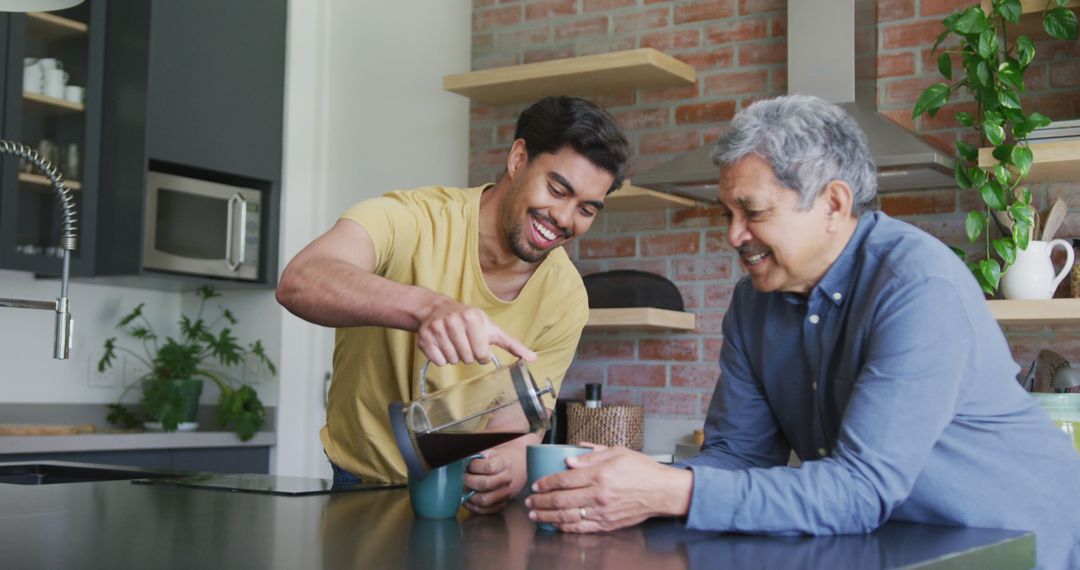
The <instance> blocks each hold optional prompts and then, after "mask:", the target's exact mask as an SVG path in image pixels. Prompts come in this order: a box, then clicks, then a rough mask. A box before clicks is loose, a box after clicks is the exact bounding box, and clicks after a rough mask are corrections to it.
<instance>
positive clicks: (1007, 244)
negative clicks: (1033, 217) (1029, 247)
mask: <svg viewBox="0 0 1080 570" xmlns="http://www.w3.org/2000/svg"><path fill="white" fill-rule="evenodd" d="M992 243H993V246H994V251H995V252H997V254H998V257H1000V258H1001V260H1002V261H1004V262H1005V267H1008V266H1010V265H1012V264H1013V263H1016V244H1014V243H1013V240H1012V237H1002V238H998V239H996V240H994V241H993V242H992Z"/></svg>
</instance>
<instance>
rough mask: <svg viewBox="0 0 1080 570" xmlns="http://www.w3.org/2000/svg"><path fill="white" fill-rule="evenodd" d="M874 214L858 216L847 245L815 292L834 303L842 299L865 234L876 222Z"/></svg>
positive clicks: (868, 213)
mask: <svg viewBox="0 0 1080 570" xmlns="http://www.w3.org/2000/svg"><path fill="white" fill-rule="evenodd" d="M874 214H875V213H874V212H864V213H863V214H862V215H861V216H859V224H858V225H857V226H856V227H855V233H853V234H852V235H851V239H850V240H848V242H847V245H845V246H844V249H843V251H841V252H840V256H839V257H837V258H836V261H833V263H832V265H830V266H829V269H828V270H827V271H825V275H824V276H822V278H821V281H818V284H817V285H816V286H815V287H814V292H815V293H816V294H819V295H822V296H823V297H824V298H826V299H828V300H830V301H832V302H833V304H834V305H839V304H840V303H842V302H843V301H844V297H845V296H846V295H847V292H848V289H849V286H850V285H851V281H852V280H853V279H854V277H855V271H856V269H857V268H856V264H857V262H858V251H859V250H860V249H861V248H862V244H863V242H865V241H866V236H867V235H869V234H870V230H872V229H873V228H874V225H875V224H876V222H877V218H876V217H875V216H874Z"/></svg>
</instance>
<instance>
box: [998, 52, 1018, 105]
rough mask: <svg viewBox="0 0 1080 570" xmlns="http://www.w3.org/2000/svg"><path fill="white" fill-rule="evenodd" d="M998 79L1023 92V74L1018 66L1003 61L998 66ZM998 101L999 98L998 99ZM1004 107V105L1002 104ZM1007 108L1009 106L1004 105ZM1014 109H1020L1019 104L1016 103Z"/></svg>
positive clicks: (1011, 62) (1012, 62) (1014, 63)
mask: <svg viewBox="0 0 1080 570" xmlns="http://www.w3.org/2000/svg"><path fill="white" fill-rule="evenodd" d="M998 77H1000V78H1001V80H1002V81H1004V82H1005V83H1008V84H1009V85H1012V86H1013V87H1015V88H1017V89H1019V90H1021V91H1023V90H1024V74H1023V72H1022V71H1021V70H1020V66H1019V65H1017V63H1016V62H1014V61H1003V62H1001V65H999V66H998ZM999 100H1000V97H999ZM1002 104H1003V105H1004V103H1002ZM1005 106H1006V107H1009V105H1005ZM1013 108H1014V109H1019V108H1020V103H1017V104H1016V106H1015V107H1013Z"/></svg>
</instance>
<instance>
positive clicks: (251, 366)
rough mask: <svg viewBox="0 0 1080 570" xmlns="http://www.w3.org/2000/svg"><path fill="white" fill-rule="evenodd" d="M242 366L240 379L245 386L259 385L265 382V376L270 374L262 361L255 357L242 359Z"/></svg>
mask: <svg viewBox="0 0 1080 570" xmlns="http://www.w3.org/2000/svg"><path fill="white" fill-rule="evenodd" d="M240 366H241V371H240V379H241V380H242V381H243V382H244V383H245V384H259V383H260V382H263V381H265V380H266V378H265V375H266V374H269V373H270V371H269V370H267V369H266V366H265V365H264V364H263V363H262V361H261V360H259V359H258V358H255V357H248V358H242V359H241V360H240Z"/></svg>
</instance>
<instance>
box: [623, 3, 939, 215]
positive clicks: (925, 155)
mask: <svg viewBox="0 0 1080 570" xmlns="http://www.w3.org/2000/svg"><path fill="white" fill-rule="evenodd" d="M876 12H877V6H876V1H875V0H798V1H793V2H788V92H789V93H806V94H810V95H816V96H818V97H821V98H823V99H825V100H827V101H831V102H833V103H836V104H838V105H840V106H841V107H843V108H844V110H845V111H847V112H848V114H850V115H851V116H852V117H854V118H855V120H856V121H857V122H858V123H859V126H860V127H862V129H863V131H865V132H866V136H867V139H868V140H869V142H870V153H871V154H872V155H873V157H874V161H875V162H876V163H877V166H878V191H879V192H889V191H896V190H915V189H923V188H944V187H950V186H952V185H953V184H954V182H953V164H954V162H953V159H952V157H950V156H949V155H947V154H946V153H944V152H942V151H941V150H939V149H937V148H935V147H934V146H932V145H930V144H929V143H927V142H925V141H923V140H922V139H920V138H919V137H918V136H917V135H915V134H913V133H911V132H909V131H908V130H906V129H904V128H902V127H899V126H897V125H896V124H894V123H892V122H891V121H889V120H888V119H886V118H884V117H882V116H881V114H880V113H878V112H877V106H876V104H875V98H876V93H877V71H876V70H877V13H876ZM711 154H712V145H708V146H706V147H703V148H699V149H697V150H694V151H691V152H688V153H686V154H684V155H682V156H679V157H677V158H674V159H672V160H669V161H668V162H665V163H663V164H660V165H658V166H656V167H654V168H652V169H650V170H648V171H645V172H642V173H640V174H637V175H635V176H634V177H633V183H634V185H635V186H642V187H645V188H651V189H654V190H659V191H661V192H668V193H671V194H678V195H681V196H688V197H691V198H695V199H697V200H704V201H707V202H715V201H716V191H717V187H716V183H717V178H718V177H719V172H718V170H717V168H716V165H714V164H713V162H712V158H711V156H710V155H711Z"/></svg>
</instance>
